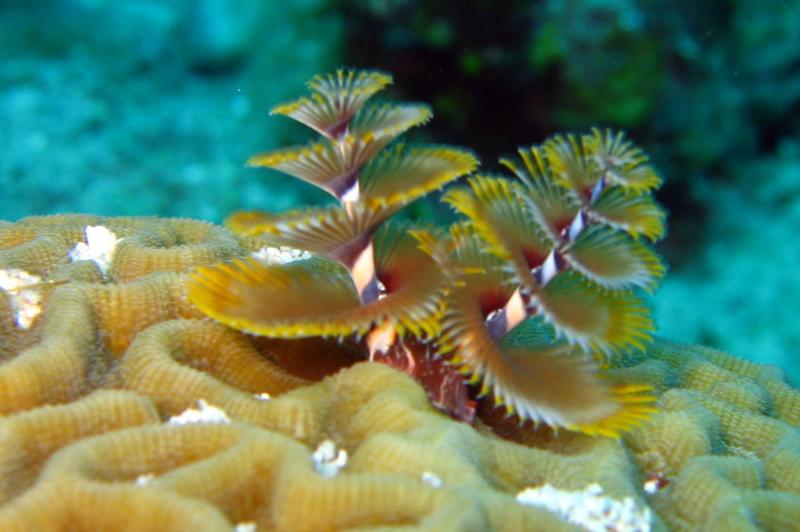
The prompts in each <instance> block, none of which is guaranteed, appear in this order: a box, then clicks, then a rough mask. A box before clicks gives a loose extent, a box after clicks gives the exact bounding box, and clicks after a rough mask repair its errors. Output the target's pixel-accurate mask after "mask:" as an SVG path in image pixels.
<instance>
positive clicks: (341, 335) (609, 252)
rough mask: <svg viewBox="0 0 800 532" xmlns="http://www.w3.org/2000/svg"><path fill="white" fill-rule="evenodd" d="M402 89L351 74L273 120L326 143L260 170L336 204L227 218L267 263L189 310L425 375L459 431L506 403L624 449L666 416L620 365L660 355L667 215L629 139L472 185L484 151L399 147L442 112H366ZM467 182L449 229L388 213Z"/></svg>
mask: <svg viewBox="0 0 800 532" xmlns="http://www.w3.org/2000/svg"><path fill="white" fill-rule="evenodd" d="M391 81H392V80H391V77H390V76H388V75H386V74H384V73H381V72H375V71H363V70H339V71H337V72H335V73H333V74H329V75H325V76H322V75H320V76H316V77H314V78H313V79H312V80H311V81H310V82H309V83H308V87H309V89H310V90H311V94H310V95H309V96H308V97H303V98H300V99H298V100H296V101H294V102H291V103H287V104H284V105H280V106H278V107H276V108H275V109H273V110H272V113H273V114H279V115H285V116H288V117H290V118H292V119H294V120H297V121H298V122H300V123H302V124H304V125H306V126H308V127H310V128H312V129H313V130H315V131H316V132H317V133H319V135H320V138H319V139H318V140H317V141H315V142H312V143H311V144H308V145H306V146H303V147H296V148H289V149H279V150H275V151H270V152H267V153H263V154H259V155H255V156H253V157H252V158H251V159H250V160H249V165H250V166H259V167H269V168H273V169H276V170H279V171H281V172H283V173H286V174H289V175H291V176H294V177H296V178H299V179H302V180H303V181H306V182H308V183H310V184H312V185H315V186H317V187H320V188H321V189H323V190H325V191H326V192H328V193H330V194H331V195H332V196H333V197H334V198H336V200H337V201H336V203H335V204H334V205H331V206H326V207H316V208H309V209H301V210H297V211H290V212H287V213H283V214H277V215H276V214H271V213H263V212H240V213H236V214H234V215H233V216H232V217H231V218H230V219H229V220H228V221H227V225H228V226H229V227H230V228H231V229H232V230H233V231H234V232H236V233H237V234H240V235H243V236H248V237H257V238H259V239H261V241H262V242H263V244H264V246H268V247H265V248H264V249H265V250H267V252H265V253H260V254H255V255H254V256H251V257H248V258H241V259H237V260H234V261H232V262H228V263H224V264H218V265H214V266H209V267H203V268H199V269H198V270H196V271H195V272H193V274H192V275H191V277H190V281H189V297H190V299H191V300H192V302H193V303H194V304H195V305H196V306H197V307H198V308H200V309H201V310H202V311H203V312H204V313H205V314H207V315H208V316H210V317H211V318H213V319H215V320H217V321H219V322H221V323H224V324H226V325H228V326H230V327H233V328H235V329H239V330H241V331H245V332H247V333H251V334H255V335H261V336H268V337H277V338H286V339H290V338H307V337H315V336H321V337H335V338H338V339H339V341H342V340H343V339H344V340H345V341H347V342H352V343H354V344H355V345H357V346H358V348H359V349H361V351H362V352H363V356H364V358H368V359H369V360H373V361H380V362H384V363H387V364H390V365H393V366H395V367H397V368H399V369H401V370H404V371H406V372H408V373H409V374H411V375H412V376H414V377H415V378H417V379H418V380H419V381H420V382H421V383H422V384H423V385H424V386H425V387H426V389H427V392H428V395H429V397H430V398H431V401H432V402H433V404H434V405H436V406H437V407H438V408H440V409H441V410H443V411H445V412H447V413H448V414H450V415H451V416H453V417H455V418H457V419H460V420H464V421H471V420H472V419H473V417H474V415H475V408H476V401H475V398H476V397H482V396H486V395H491V396H492V397H493V399H494V402H495V405H496V406H497V407H500V406H503V407H504V408H505V409H506V413H507V415H515V416H517V417H518V419H519V420H520V422H525V421H528V420H530V421H532V422H533V423H534V424H539V423H543V424H546V425H549V426H550V427H552V428H554V429H558V428H564V429H567V430H572V431H578V432H583V433H586V434H590V435H605V436H611V437H617V436H619V434H620V433H622V432H624V431H626V430H628V429H630V428H632V427H633V426H635V425H636V424H638V423H640V422H642V420H644V419H646V418H647V417H648V415H649V414H650V413H651V412H653V410H654V402H655V399H654V397H653V395H652V393H651V390H650V388H649V387H647V386H644V385H639V384H635V383H627V382H622V381H620V380H617V379H614V378H612V376H611V374H610V372H609V371H608V369H607V367H608V365H609V363H610V362H611V360H612V359H613V358H614V357H615V356H618V355H620V354H621V353H623V352H625V351H629V350H641V349H644V348H645V346H646V344H647V342H648V341H649V337H650V333H651V332H652V330H653V323H652V321H651V319H650V317H649V311H648V309H647V307H646V306H645V304H644V303H643V301H642V300H641V292H642V291H651V290H653V289H654V287H655V285H656V283H657V282H658V280H659V278H660V277H661V276H662V275H663V274H664V265H663V263H662V261H661V259H660V258H659V256H658V255H657V254H656V253H655V252H654V251H653V250H652V249H651V247H650V244H651V242H652V241H655V240H657V239H659V238H661V237H662V236H663V234H664V231H665V225H664V224H665V215H664V212H663V211H662V209H661V208H660V207H659V206H658V205H657V203H656V202H655V201H654V199H653V197H652V191H653V190H654V189H655V188H657V187H658V186H659V185H660V179H659V177H658V176H657V175H656V173H655V172H654V171H653V169H652V167H651V166H650V165H649V164H648V162H647V157H646V156H645V155H644V154H643V153H642V152H641V150H639V149H638V148H636V147H634V146H633V145H632V144H631V143H630V142H629V141H627V140H625V138H624V137H623V135H622V134H621V133H614V132H610V131H600V130H592V131H591V132H590V133H587V134H583V135H565V136H555V137H553V138H550V139H549V140H547V141H546V142H545V143H544V144H542V145H538V146H532V147H528V148H521V149H519V150H518V156H517V157H515V158H509V159H501V161H500V162H501V164H502V165H503V166H504V167H505V168H507V169H508V170H509V171H510V173H511V174H513V176H512V177H509V176H504V175H485V174H476V173H473V172H474V171H475V169H476V168H477V166H478V161H477V160H476V158H475V157H474V156H473V155H472V153H470V152H469V151H466V150H463V149H458V148H453V147H449V146H439V145H420V146H414V145H405V144H402V143H392V142H393V141H394V140H395V139H396V138H397V137H398V136H400V135H401V134H403V133H404V132H406V131H407V130H409V129H410V128H412V127H415V126H419V125H422V124H424V123H425V122H426V121H428V120H429V119H430V117H431V111H430V109H429V107H427V106H426V105H421V104H416V103H402V104H398V103H390V102H380V103H374V101H373V102H370V101H369V100H370V99H371V97H372V96H373V95H374V94H375V93H377V92H379V91H380V90H382V89H383V88H384V87H386V86H387V85H389V84H390V83H391ZM467 174H470V175H469V177H468V178H466V183H465V184H463V185H461V186H459V187H456V188H451V189H450V190H449V191H447V192H446V193H445V195H444V197H443V201H444V202H446V203H447V204H448V205H450V206H451V207H452V208H453V209H454V210H455V211H456V212H457V213H460V214H461V215H463V216H462V219H461V221H458V222H456V223H455V224H453V225H452V226H451V227H449V228H448V229H437V228H431V227H427V228H426V227H420V226H415V225H412V224H410V223H401V222H396V221H393V220H389V218H390V217H391V216H392V215H393V214H394V213H396V212H397V211H398V210H399V209H401V208H402V207H403V206H405V205H407V204H408V203H409V202H412V201H414V200H415V199H417V198H419V197H421V196H424V195H426V194H428V193H429V192H432V191H434V190H435V189H440V188H442V187H443V186H444V185H446V184H448V183H450V182H451V181H454V180H456V179H458V178H459V177H461V176H465V175H467ZM297 250H302V252H298V251H297ZM281 256H283V257H284V258H285V260H280V261H276V260H273V259H275V258H276V257H281ZM473 385H475V386H474V387H473ZM478 385H479V386H478Z"/></svg>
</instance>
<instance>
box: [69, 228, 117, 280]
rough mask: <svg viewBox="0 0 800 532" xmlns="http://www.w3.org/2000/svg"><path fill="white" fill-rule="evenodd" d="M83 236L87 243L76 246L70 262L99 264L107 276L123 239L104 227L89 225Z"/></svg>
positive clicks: (71, 251)
mask: <svg viewBox="0 0 800 532" xmlns="http://www.w3.org/2000/svg"><path fill="white" fill-rule="evenodd" d="M83 234H84V235H85V237H86V242H78V243H77V244H75V247H74V248H72V249H71V250H70V252H69V258H70V260H72V261H76V260H90V261H92V262H94V263H95V264H97V267H98V268H99V269H100V271H101V272H103V275H105V274H106V272H107V271H108V268H109V266H111V259H113V257H114V250H115V249H116V247H117V244H118V243H119V241H120V240H122V239H121V238H117V235H115V234H114V233H113V232H112V231H111V230H110V229H108V228H107V227H103V226H102V225H87V226H86V227H85V228H84V230H83Z"/></svg>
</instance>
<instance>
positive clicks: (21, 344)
mask: <svg viewBox="0 0 800 532" xmlns="http://www.w3.org/2000/svg"><path fill="white" fill-rule="evenodd" d="M87 227H93V228H96V227H104V228H106V229H107V230H108V231H110V232H111V233H113V234H114V239H111V238H105V239H100V241H99V242H98V243H97V245H100V246H101V247H103V250H100V249H96V250H95V251H96V253H94V252H93V253H89V254H83V255H80V254H76V253H75V252H74V251H75V250H76V248H79V249H83V247H84V246H79V244H81V243H83V244H84V245H85V246H88V247H92V246H93V245H95V242H93V241H92V240H93V236H92V235H96V234H98V233H97V231H96V230H90V231H87ZM101 234H103V232H101ZM105 234H106V236H108V233H105ZM87 236H88V237H89V238H88V239H87ZM259 251H260V250H259V248H258V246H257V243H255V242H254V241H252V240H249V239H247V238H238V237H234V236H233V235H232V234H230V233H229V232H228V231H227V230H226V229H223V228H220V227H216V226H212V225H208V224H204V223H201V222H195V221H191V220H165V219H157V218H99V217H93V216H79V215H71V216H63V217H40V218H28V219H24V220H22V221H20V222H18V223H3V222H0V270H2V271H4V272H7V273H8V272H11V273H8V275H9V276H10V277H14V276H16V277H14V278H16V279H18V281H17V283H18V284H17V286H15V287H8V288H4V290H3V292H0V358H1V359H2V365H0V410H2V414H3V416H2V418H1V419H0V471H2V476H0V501H2V506H0V530H4V531H5V530H65V531H66V530H71V531H75V530H87V531H88V530H126V529H127V530H220V531H221V530H228V531H229V530H231V529H233V527H235V526H239V529H240V530H253V529H257V530H293V531H294V530H334V529H338V530H341V529H355V528H358V529H370V528H375V527H399V528H405V529H420V530H486V529H488V530H492V529H497V530H523V529H529V530H576V529H578V528H576V527H577V526H578V525H575V524H570V523H568V522H567V521H566V520H564V519H565V518H564V516H561V515H558V514H557V513H555V512H551V511H549V510H547V509H544V508H542V507H535V506H530V505H527V504H523V503H522V502H519V501H518V500H517V498H516V496H517V494H518V493H519V492H521V491H523V490H524V489H525V488H528V487H534V488H537V487H542V486H544V485H550V486H552V487H554V488H556V489H557V490H561V492H571V493H579V492H586V491H588V492H591V493H595V491H596V488H591V490H589V489H588V487H589V486H591V485H593V484H599V485H600V487H601V488H602V493H603V495H604V496H605V497H608V498H609V499H613V500H614V501H619V502H623V501H626V500H627V499H630V501H632V507H633V508H635V509H636V512H637V515H647V513H648V510H649V512H650V514H649V515H650V517H649V525H647V522H646V521H643V522H640V525H639V526H640V528H639V529H640V530H646V529H647V526H650V527H652V529H654V530H665V529H667V528H669V529H675V530H702V529H706V530H713V529H721V527H724V529H727V530H759V529H765V530H791V529H796V527H797V523H798V522H800V481H798V479H800V432H799V431H798V426H800V392H798V391H797V390H794V389H791V388H789V387H788V386H787V385H786V384H784V383H783V381H782V380H781V377H780V375H779V374H778V372H777V371H776V370H775V369H774V368H768V367H762V366H756V365H752V364H750V363H747V362H744V361H742V360H739V359H736V358H733V357H730V356H728V355H725V354H723V353H720V352H718V351H713V350H709V349H705V348H701V347H692V346H683V345H678V344H673V343H671V342H667V341H663V340H656V342H655V343H654V344H653V346H651V347H650V348H649V350H648V351H647V353H645V354H643V355H639V356H637V357H631V358H630V359H628V360H626V361H625V364H624V365H625V367H620V368H618V369H616V370H614V372H616V373H619V374H620V375H621V376H624V377H626V378H630V379H635V380H638V381H641V382H646V383H649V384H651V385H652V386H653V387H654V389H655V391H656V394H657V395H658V406H659V412H657V413H656V414H655V415H654V416H653V418H652V419H651V420H650V421H649V422H647V423H646V424H644V425H642V426H640V427H638V428H636V429H634V430H633V431H632V432H631V433H629V434H628V435H626V436H625V437H624V438H623V439H622V440H614V439H610V438H602V437H589V436H585V435H580V434H574V433H569V432H565V431H560V432H558V433H557V434H556V433H553V432H552V431H551V430H550V429H540V430H533V429H531V427H530V425H527V426H526V427H524V428H523V429H520V428H519V427H518V425H517V424H516V422H509V420H505V419H504V418H503V416H502V415H501V414H502V411H501V410H499V409H493V408H492V405H491V403H480V404H479V407H478V410H479V417H478V421H477V422H476V425H475V426H474V427H473V426H470V425H468V424H465V423H460V422H457V421H454V420H452V419H451V418H449V417H448V416H446V415H444V414H442V413H441V412H439V411H438V410H436V409H435V408H433V407H432V406H431V405H430V402H429V400H428V397H427V395H426V393H425V391H424V390H423V389H422V387H420V386H419V385H418V384H417V383H415V382H414V381H413V380H412V379H411V378H410V377H408V376H407V375H405V374H403V373H401V372H399V371H396V370H394V369H392V368H389V367H387V366H386V365H383V364H377V363H369V362H357V361H358V360H359V358H358V357H357V356H356V355H354V353H353V352H351V351H350V350H349V348H348V346H347V345H346V344H343V345H337V344H336V343H335V342H332V343H329V342H326V341H324V340H321V339H313V340H294V341H292V340H271V339H264V338H257V337H251V336H248V335H245V334H243V333H239V332H237V331H234V330H231V329H228V328H226V327H224V326H222V325H220V324H217V323H214V322H212V321H210V320H208V319H206V318H204V317H203V316H202V314H201V313H200V312H199V311H197V310H196V309H195V308H194V307H193V306H192V305H191V304H190V303H189V302H188V299H187V294H186V279H187V271H188V270H189V269H191V268H194V267H197V266H201V265H207V264H213V263H217V262H219V261H221V260H225V259H228V258H233V257H239V256H245V255H249V254H252V253H258V252H259ZM260 255H261V256H264V255H266V253H264V252H263V251H262V252H261V253H260ZM105 259H108V263H107V264H106V263H105ZM15 272H16V273H15ZM19 272H26V273H27V274H28V275H27V276H22V275H21V274H20V273H19ZM37 278H38V280H37ZM21 284H24V286H20V285H21ZM23 292H35V293H37V294H39V296H40V297H39V298H38V299H37V298H34V297H21V296H22V294H23ZM28 296H30V294H28ZM26 305H33V306H27V307H26ZM23 310H26V312H27V314H25V316H28V317H29V318H25V319H21V316H22V314H21V312H22V311H23ZM28 319H29V320H30V321H28ZM326 375H327V376H326ZM187 410H189V412H186V411H187ZM182 414H183V415H182ZM549 492H551V493H552V492H553V490H550V491H549ZM555 493H560V492H555ZM627 504H628V507H630V505H631V502H629V503H627ZM583 526H589V525H583Z"/></svg>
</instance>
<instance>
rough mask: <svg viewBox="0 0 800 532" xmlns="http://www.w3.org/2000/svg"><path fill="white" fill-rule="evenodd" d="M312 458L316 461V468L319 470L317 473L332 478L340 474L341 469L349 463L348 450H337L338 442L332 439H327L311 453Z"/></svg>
mask: <svg viewBox="0 0 800 532" xmlns="http://www.w3.org/2000/svg"><path fill="white" fill-rule="evenodd" d="M311 460H312V461H313V462H314V469H316V470H317V473H319V474H320V475H322V476H323V477H327V478H331V477H335V476H336V475H337V474H339V470H340V469H341V468H343V467H344V466H345V464H347V451H345V450H344V449H339V451H338V452H337V451H336V444H335V443H333V442H332V441H331V440H325V441H323V442H322V443H320V444H319V447H317V450H316V451H314V454H312V455H311Z"/></svg>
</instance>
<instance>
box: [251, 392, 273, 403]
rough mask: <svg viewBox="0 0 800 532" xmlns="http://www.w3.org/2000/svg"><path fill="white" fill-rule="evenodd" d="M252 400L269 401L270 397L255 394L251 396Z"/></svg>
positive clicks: (264, 394) (265, 394) (263, 393)
mask: <svg viewBox="0 0 800 532" xmlns="http://www.w3.org/2000/svg"><path fill="white" fill-rule="evenodd" d="M253 398H254V399H258V400H259V401H269V400H270V399H272V397H271V396H270V395H269V394H268V393H267V392H261V393H257V394H253Z"/></svg>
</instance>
